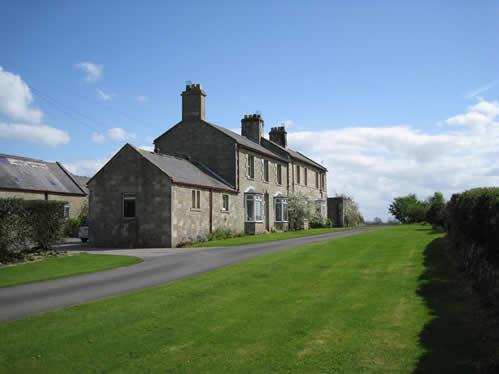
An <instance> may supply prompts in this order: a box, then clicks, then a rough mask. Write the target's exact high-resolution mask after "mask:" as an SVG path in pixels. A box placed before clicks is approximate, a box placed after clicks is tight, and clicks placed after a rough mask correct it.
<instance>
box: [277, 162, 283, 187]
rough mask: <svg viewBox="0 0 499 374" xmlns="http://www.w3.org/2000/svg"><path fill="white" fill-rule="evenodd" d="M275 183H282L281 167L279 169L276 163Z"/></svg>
mask: <svg viewBox="0 0 499 374" xmlns="http://www.w3.org/2000/svg"><path fill="white" fill-rule="evenodd" d="M277 183H278V184H281V183H282V169H281V165H277Z"/></svg>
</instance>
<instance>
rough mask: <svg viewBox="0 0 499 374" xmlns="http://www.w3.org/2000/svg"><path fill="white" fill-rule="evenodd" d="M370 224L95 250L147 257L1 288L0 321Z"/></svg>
mask: <svg viewBox="0 0 499 374" xmlns="http://www.w3.org/2000/svg"><path fill="white" fill-rule="evenodd" d="M366 230H367V229H366V228H359V229H355V230H352V231H342V232H336V233H331V234H322V235H316V236H309V237H303V238H297V239H289V240H281V241H274V242H268V243H259V244H250V245H244V246H239V247H217V248H181V249H159V248H158V249H132V250H126V249H125V250H112V251H109V250H103V251H90V252H92V253H112V254H128V255H131V256H137V257H142V258H143V259H144V261H143V262H142V263H140V264H136V265H132V266H127V267H121V268H116V269H112V270H106V271H100V272H96V273H90V274H85V275H79V276H73V277H66V278H61V279H55V280H48V281H42V282H36V283H31V284H26V285H20V286H15V287H7V288H0V321H7V320H13V319H18V318H22V317H26V316H29V315H31V314H35V313H41V312H47V311H50V310H54V309H61V308H64V307H68V306H70V305H75V304H81V303H84V302H88V301H91V300H96V299H99V298H103V297H108V296H114V295H120V294H124V293H127V292H130V291H134V290H140V289H142V288H146V287H151V286H157V285H160V284H164V283H168V282H171V281H174V280H177V279H181V278H187V277H190V276H192V275H195V274H200V273H204V272H207V271H210V270H213V269H217V268H219V267H222V266H225V265H229V264H233V263H236V262H239V261H242V260H246V259H248V258H251V257H256V256H260V255H263V254H266V253H271V252H277V251H282V250H286V249H290V248H293V247H296V246H300V245H303V244H308V243H313V242H318V241H321V240H326V239H334V238H344V237H347V236H352V235H356V234H358V233H361V232H365V231H366Z"/></svg>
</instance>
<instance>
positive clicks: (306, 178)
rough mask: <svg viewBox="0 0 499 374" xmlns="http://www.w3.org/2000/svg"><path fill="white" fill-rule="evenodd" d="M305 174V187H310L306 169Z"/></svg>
mask: <svg viewBox="0 0 499 374" xmlns="http://www.w3.org/2000/svg"><path fill="white" fill-rule="evenodd" d="M303 174H304V175H305V186H306V185H308V169H307V168H305V170H304V171H303Z"/></svg>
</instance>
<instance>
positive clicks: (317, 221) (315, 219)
mask: <svg viewBox="0 0 499 374" xmlns="http://www.w3.org/2000/svg"><path fill="white" fill-rule="evenodd" d="M308 224H309V226H310V228H311V229H318V228H327V227H333V223H332V221H331V220H330V219H329V218H324V217H322V216H321V215H320V214H314V215H313V216H312V217H310V221H309V223H308Z"/></svg>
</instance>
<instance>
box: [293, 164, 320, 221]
mask: <svg viewBox="0 0 499 374" xmlns="http://www.w3.org/2000/svg"><path fill="white" fill-rule="evenodd" d="M297 166H299V167H300V183H298V176H297ZM289 167H290V169H291V172H290V184H291V191H292V192H293V193H302V194H304V195H306V196H308V198H309V199H310V200H311V201H312V202H313V203H314V207H313V212H312V213H315V208H316V206H315V204H316V201H317V200H322V201H323V203H322V204H324V205H327V175H326V174H325V173H324V172H323V171H322V170H320V169H318V168H314V167H313V166H310V165H308V164H305V163H303V162H299V161H296V160H294V161H293V162H292V163H291V164H290V166H289ZM316 172H317V173H319V188H317V187H316V185H315V173H316ZM321 173H324V188H321V184H320V178H321ZM305 174H306V175H307V179H305ZM305 180H306V181H307V183H305ZM322 215H323V217H326V215H327V208H326V207H324V209H323V210H322Z"/></svg>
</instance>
